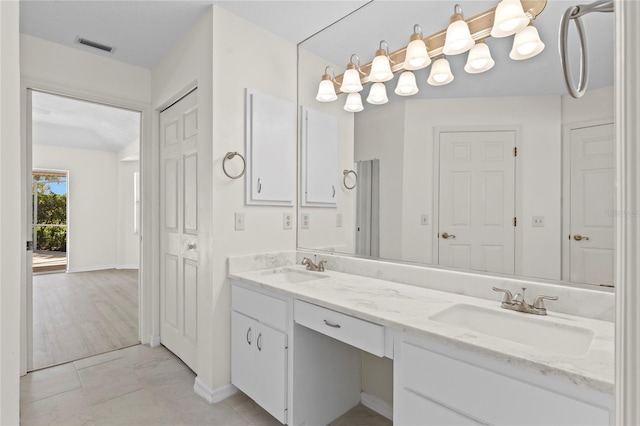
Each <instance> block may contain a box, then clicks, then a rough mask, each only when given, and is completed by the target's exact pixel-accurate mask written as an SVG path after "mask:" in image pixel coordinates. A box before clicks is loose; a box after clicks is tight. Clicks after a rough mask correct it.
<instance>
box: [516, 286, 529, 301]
mask: <svg viewBox="0 0 640 426" xmlns="http://www.w3.org/2000/svg"><path fill="white" fill-rule="evenodd" d="M520 288H521V289H522V293H516V295H515V296H513V303H525V304H526V303H527V302H525V300H524V292H525V291H526V290H527V288H526V287H520Z"/></svg>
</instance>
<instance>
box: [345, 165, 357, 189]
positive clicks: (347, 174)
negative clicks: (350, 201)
mask: <svg viewBox="0 0 640 426" xmlns="http://www.w3.org/2000/svg"><path fill="white" fill-rule="evenodd" d="M342 174H343V175H344V177H343V178H342V183H343V184H344V187H345V188H347V189H353V188H355V187H356V185H357V184H358V174H357V173H356V172H355V171H353V170H344V171H343V172H342ZM350 174H353V177H354V178H355V182H353V185H352V186H349V185H347V176H349V175H350Z"/></svg>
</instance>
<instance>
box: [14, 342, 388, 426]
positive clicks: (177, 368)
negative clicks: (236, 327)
mask: <svg viewBox="0 0 640 426" xmlns="http://www.w3.org/2000/svg"><path fill="white" fill-rule="evenodd" d="M194 379H195V374H194V373H193V372H192V371H191V370H190V369H189V368H188V367H187V366H186V365H185V364H183V363H182V362H181V361H180V360H179V359H178V358H177V357H176V356H175V355H173V354H172V353H171V352H169V351H168V350H167V349H165V348H164V347H162V346H160V347H157V348H150V347H149V346H147V345H138V346H133V347H130V348H126V349H122V350H118V351H114V352H108V353H105V354H102V355H97V356H94V357H91V358H86V359H83V360H79V361H75V362H71V363H68V364H63V365H59V366H56V367H51V368H47V369H44V370H39V371H34V372H32V373H29V374H27V375H26V376H24V377H22V378H21V383H20V415H21V424H22V425H38V426H40V425H65V426H72V425H154V426H155V425H228V426H233V425H274V426H278V425H280V423H279V422H278V421H277V420H275V419H274V418H273V417H271V416H270V415H269V414H268V413H267V412H266V411H264V410H263V409H262V408H260V407H259V406H258V405H256V404H255V403H254V402H253V401H252V400H251V399H249V398H248V397H247V396H246V395H244V394H242V393H241V392H238V393H237V394H235V395H233V396H232V397H230V398H228V399H226V400H224V401H222V402H219V403H217V404H207V403H206V402H205V401H204V400H203V399H202V398H200V397H199V396H198V395H196V394H195V393H194V392H193V382H194ZM391 424H392V423H391V421H389V420H388V419H385V418H384V417H382V416H379V415H378V414H376V413H374V412H373V411H371V410H369V409H368V408H366V407H364V406H361V405H359V406H357V407H355V408H354V409H352V410H351V411H349V412H348V413H347V414H345V415H343V416H342V417H340V418H339V419H337V420H336V421H335V422H333V423H332V425H334V426H347V425H348V426H365V425H367V426H378V425H385V426H386V425H391Z"/></svg>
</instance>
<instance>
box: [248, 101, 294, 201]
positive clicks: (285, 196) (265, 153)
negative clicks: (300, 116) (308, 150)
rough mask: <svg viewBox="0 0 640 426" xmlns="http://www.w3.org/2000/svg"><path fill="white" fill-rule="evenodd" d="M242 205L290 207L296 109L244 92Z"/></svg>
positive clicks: (292, 184)
mask: <svg viewBox="0 0 640 426" xmlns="http://www.w3.org/2000/svg"><path fill="white" fill-rule="evenodd" d="M246 103H247V105H246V120H247V123H246V142H247V143H246V145H247V149H246V152H247V157H248V158H247V160H248V164H247V170H246V203H247V204H263V205H287V206H290V205H293V202H294V200H295V187H296V107H295V103H294V102H291V101H287V100H285V99H280V98H277V97H275V96H271V95H267V94H265V93H260V92H257V91H255V90H247V96H246Z"/></svg>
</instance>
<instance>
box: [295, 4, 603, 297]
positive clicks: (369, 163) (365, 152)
mask: <svg viewBox="0 0 640 426" xmlns="http://www.w3.org/2000/svg"><path fill="white" fill-rule="evenodd" d="M458 3H459V4H460V5H461V6H462V9H463V12H464V16H465V17H471V16H474V15H476V14H479V13H481V12H483V11H485V10H488V9H491V8H492V7H495V6H496V4H497V2H496V1H464V0H461V1H459V2H458ZM574 3H575V2H568V1H564V0H550V1H549V2H548V3H547V4H546V7H545V8H544V10H543V11H542V13H541V14H540V15H539V16H538V17H537V18H536V19H535V20H534V21H533V24H534V25H535V27H536V28H537V29H538V32H539V34H540V37H541V39H542V41H543V42H544V44H545V45H546V47H545V49H544V50H543V52H542V53H540V54H539V55H537V56H535V57H533V58H531V59H527V60H512V59H510V57H509V53H510V51H511V49H512V44H513V39H514V38H513V37H506V38H491V37H490V38H488V39H487V40H486V45H487V46H489V48H490V50H491V55H492V57H493V59H494V60H495V66H494V67H493V68H492V69H490V70H488V71H486V72H483V73H478V74H471V73H467V72H465V70H464V68H465V63H466V61H467V54H466V53H463V54H460V55H455V56H447V59H448V61H449V63H450V66H451V71H452V73H453V75H454V80H453V81H452V82H451V83H450V84H447V85H444V86H432V85H429V84H427V78H428V76H429V72H430V70H431V66H430V67H427V68H425V69H421V70H417V71H415V72H414V74H415V77H416V80H417V85H418V88H419V92H418V93H417V94H415V95H412V96H398V95H396V94H395V93H394V90H395V89H396V86H397V83H398V79H399V75H398V74H400V73H396V75H395V76H394V78H393V79H392V80H390V81H387V82H386V83H384V84H385V86H386V92H387V96H388V98H389V101H388V102H387V103H385V104H383V105H373V104H370V103H368V102H367V101H366V98H367V97H368V96H369V92H370V90H371V83H368V84H366V85H365V86H364V89H363V90H362V92H360V94H361V96H362V103H363V105H364V110H363V111H360V112H355V113H354V112H346V111H345V110H344V109H343V107H344V104H345V100H346V95H345V94H340V95H339V96H338V99H337V100H336V101H333V102H319V101H317V100H316V99H315V98H316V93H317V90H318V83H319V81H320V78H321V76H322V74H324V73H325V67H327V66H331V67H332V68H333V70H335V74H342V73H343V72H344V71H345V68H346V65H347V64H348V63H349V62H350V58H351V56H352V54H357V55H358V56H359V58H360V61H361V62H362V63H363V64H364V63H367V62H370V61H371V60H372V59H373V57H374V54H375V52H376V50H377V49H378V48H379V46H380V41H381V40H385V41H386V42H387V43H388V45H389V49H390V50H391V51H394V50H396V49H398V48H400V47H404V46H406V45H407V43H408V42H409V37H410V36H411V34H412V33H413V29H414V25H415V24H419V25H420V27H421V28H422V31H423V34H424V35H425V36H427V35H429V34H433V33H436V32H438V31H440V30H442V29H444V28H446V26H447V25H448V23H449V18H450V16H451V15H452V14H453V12H454V6H455V4H456V2H454V1H406V2H405V1H372V2H369V3H367V4H366V5H364V6H363V7H362V8H361V9H359V10H357V11H356V12H354V13H352V14H351V15H348V16H346V17H344V18H343V19H342V20H340V21H338V22H336V23H335V24H333V25H332V26H330V27H328V28H326V29H325V30H323V31H321V32H320V33H318V34H316V35H314V36H313V37H311V38H310V39H308V40H306V41H305V42H303V43H301V44H300V45H299V48H298V52H299V68H298V93H299V94H298V102H299V107H300V111H301V113H300V114H299V117H300V119H301V126H300V128H301V132H300V133H301V134H300V153H301V154H300V167H299V170H300V180H299V182H300V185H299V186H300V194H299V197H298V199H299V200H310V199H311V200H316V202H311V203H302V202H301V203H298V206H299V207H298V208H299V220H298V246H299V247H300V248H304V249H312V250H315V251H318V252H321V251H327V252H334V253H343V254H350V255H356V256H365V257H371V258H379V259H385V260H394V261H402V262H415V263H420V264H428V265H434V266H439V267H446V268H456V269H463V270H473V271H478V272H484V273H498V274H510V275H517V276H523V277H535V278H541V279H547V280H551V281H554V282H558V283H574V284H577V285H587V286H590V287H592V288H602V289H605V288H607V287H611V286H612V285H613V267H614V259H615V254H614V219H615V210H614V208H615V199H614V175H615V172H614V169H613V168H614V135H613V124H612V123H613V116H614V104H613V100H614V99H613V98H614V95H613V93H614V91H613V74H614V73H613V63H614V61H613V58H614V56H613V55H614V53H613V52H614V20H613V15H612V14H605V13H595V14H591V15H587V16H585V17H584V18H583V19H584V25H585V27H586V29H587V46H588V53H589V85H588V90H587V93H586V94H585V95H584V96H583V97H582V98H579V99H574V98H571V97H570V96H568V95H567V93H568V92H567V89H566V87H565V83H564V77H563V73H562V67H561V63H560V57H559V53H558V37H559V36H558V33H559V23H560V19H561V16H562V14H563V13H564V11H565V10H566V9H567V8H568V7H570V6H571V5H573V4H574ZM569 35H570V37H569V51H570V52H571V53H570V57H569V63H570V65H571V68H572V69H573V72H574V73H575V78H576V79H577V78H578V70H579V44H578V41H577V33H576V32H575V28H573V27H572V28H571V31H570V34H569ZM383 46H384V45H383ZM434 59H435V58H434ZM323 143H325V144H326V148H323ZM312 166H313V167H312ZM318 170H320V171H318ZM323 171H324V172H323ZM356 175H357V180H356V179H355V177H356ZM322 176H324V177H322ZM307 191H309V193H308V194H307ZM311 192H313V194H312V193H311ZM316 193H317V194H316Z"/></svg>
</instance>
